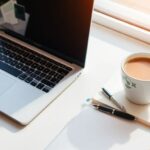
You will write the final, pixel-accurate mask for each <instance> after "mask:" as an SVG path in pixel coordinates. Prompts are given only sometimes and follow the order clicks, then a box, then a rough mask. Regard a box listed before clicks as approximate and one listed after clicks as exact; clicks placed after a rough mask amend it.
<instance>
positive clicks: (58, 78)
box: [0, 0, 93, 125]
mask: <svg viewBox="0 0 150 150" xmlns="http://www.w3.org/2000/svg"><path fill="white" fill-rule="evenodd" d="M92 8H93V0H81V1H76V0H74V1H71V2H70V1H68V0H61V1H52V0H44V1H41V0H36V1H34V0H29V1H27V0H3V1H1V2H0V112H1V113H3V114H5V115H7V116H9V117H10V118H12V119H14V120H15V121H17V122H19V123H20V124H22V125H27V124H28V123H30V122H31V121H32V120H33V119H34V118H35V117H36V116H37V115H38V114H39V113H40V112H41V111H43V110H44V108H46V107H47V106H48V104H50V103H51V102H52V101H53V100H55V99H56V98H57V97H58V96H60V94H61V93H62V92H63V91H64V90H65V89H66V88H68V87H69V86H70V85H71V83H73V82H74V81H75V80H76V79H77V78H78V77H79V75H80V74H81V72H82V70H83V68H84V66H85V59H86V52H87V46H88V37H89V30H90V24H91V16H92Z"/></svg>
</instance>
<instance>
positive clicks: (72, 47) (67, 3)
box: [1, 0, 93, 66]
mask: <svg viewBox="0 0 150 150" xmlns="http://www.w3.org/2000/svg"><path fill="white" fill-rule="evenodd" d="M3 1H4V3H5V2H6V1H7V0H3ZM92 3H93V1H92V0H74V1H71V0H61V1H54V0H44V1H42V0H17V2H16V4H15V5H14V16H13V14H12V16H13V17H14V18H13V17H11V19H10V20H9V18H8V19H7V16H6V17H5V18H4V19H5V22H4V24H1V27H4V28H5V29H9V30H11V31H13V33H12V34H14V33H15V34H14V35H16V36H17V34H16V33H18V34H19V35H22V36H18V37H20V38H23V39H24V40H28V42H29V41H30V42H32V44H35V45H36V46H39V47H40V48H43V49H44V50H46V51H47V52H50V53H53V54H54V55H57V56H59V57H61V58H63V59H66V60H68V61H70V62H73V63H77V64H78V65H80V66H84V62H85V55H86V50H87V42H88V34H89V27H90V18H91V11H92ZM2 4H3V3H2V2H1V6H2V7H4V6H3V5H2ZM4 9H5V8H4ZM1 13H2V14H3V16H5V12H1ZM6 13H7V12H6ZM64 16H65V17H64ZM58 18H59V19H58Z"/></svg>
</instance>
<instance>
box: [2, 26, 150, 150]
mask: <svg viewBox="0 0 150 150" xmlns="http://www.w3.org/2000/svg"><path fill="white" fill-rule="evenodd" d="M123 50H126V51H130V52H136V51H137V52H139V51H147V52H150V45H148V44H145V43H142V42H140V41H137V40H134V39H132V38H129V37H127V36H125V35H122V34H120V33H117V32H115V31H112V30H109V29H107V28H105V27H102V26H98V25H95V24H93V25H92V29H91V34H90V40H89V48H88V56H87V63H86V68H85V70H84V72H83V74H82V75H81V76H80V78H79V79H78V80H77V81H76V82H75V83H73V84H72V85H71V86H70V87H69V89H67V90H66V91H65V92H64V93H63V94H62V95H61V96H60V97H59V98H57V100H56V101H54V102H53V103H52V104H51V105H49V106H48V107H47V108H46V109H45V110H44V111H43V112H42V113H41V114H40V115H39V116H38V117H37V118H36V119H34V120H33V121H32V122H31V123H30V124H29V125H28V126H26V127H24V128H22V127H21V126H19V125H18V124H16V123H14V122H13V121H11V120H9V119H8V118H6V117H4V116H2V115H0V149H2V150H10V149H13V150H24V149H25V150H43V149H44V148H45V147H46V146H47V145H48V144H49V142H51V141H52V140H53V139H54V138H55V137H56V136H57V135H58V133H59V132H60V131H61V130H62V129H63V128H64V126H65V125H66V124H67V123H68V122H69V121H70V120H71V119H72V118H73V117H74V116H75V115H76V114H77V113H78V112H79V111H80V109H81V103H82V101H83V100H85V99H86V98H88V97H92V96H93V95H94V94H95V93H96V92H97V91H98V90H99V88H100V86H101V85H103V84H104V83H105V82H106V81H107V79H109V77H110V75H111V74H112V73H113V72H114V71H115V69H116V68H117V67H118V65H119V64H118V63H117V62H118V60H119V59H120V56H121V55H122V53H123Z"/></svg>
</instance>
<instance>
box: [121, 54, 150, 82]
mask: <svg viewBox="0 0 150 150" xmlns="http://www.w3.org/2000/svg"><path fill="white" fill-rule="evenodd" d="M138 56H139V57H142V56H143V57H146V56H147V58H150V53H148V52H147V53H133V54H129V55H128V56H127V57H126V58H125V59H124V60H123V61H122V64H121V70H122V71H123V72H124V74H126V75H127V76H129V77H130V78H132V79H134V80H136V81H142V82H150V80H142V79H137V78H134V77H133V76H131V75H129V74H128V73H127V72H126V71H125V69H124V65H125V63H126V62H127V61H129V60H131V59H133V58H136V57H138Z"/></svg>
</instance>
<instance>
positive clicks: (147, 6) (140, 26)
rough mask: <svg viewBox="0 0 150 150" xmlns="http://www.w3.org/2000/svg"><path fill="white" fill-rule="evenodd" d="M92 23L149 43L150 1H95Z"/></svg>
mask: <svg viewBox="0 0 150 150" xmlns="http://www.w3.org/2000/svg"><path fill="white" fill-rule="evenodd" d="M93 21H94V22H96V23H99V24H102V25H104V26H107V27H109V28H112V29H114V30H117V31H119V32H122V33H124V34H128V35H130V36H132V37H134V38H137V39H140V40H142V41H144V42H147V43H150V0H95V6H94V15H93Z"/></svg>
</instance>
